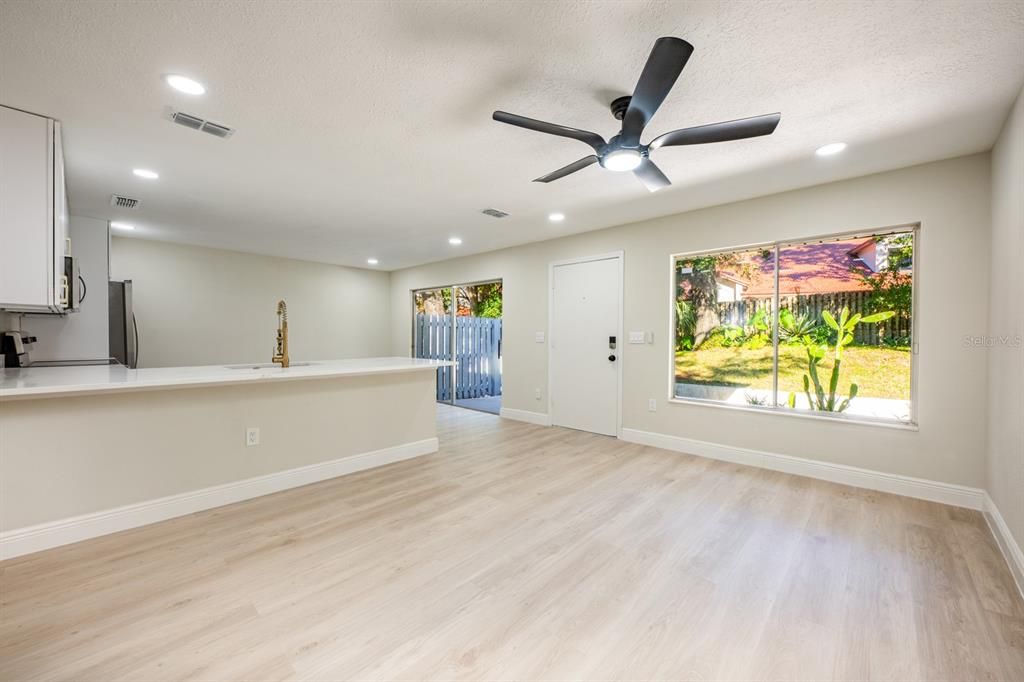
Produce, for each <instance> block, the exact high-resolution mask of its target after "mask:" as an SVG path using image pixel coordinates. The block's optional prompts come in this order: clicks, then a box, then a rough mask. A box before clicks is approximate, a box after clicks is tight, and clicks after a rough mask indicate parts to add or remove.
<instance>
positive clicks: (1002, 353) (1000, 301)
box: [984, 94, 1024, 546]
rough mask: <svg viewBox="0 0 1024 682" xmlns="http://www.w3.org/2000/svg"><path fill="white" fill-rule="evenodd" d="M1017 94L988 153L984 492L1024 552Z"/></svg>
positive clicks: (1022, 196) (1023, 259) (1022, 171)
mask: <svg viewBox="0 0 1024 682" xmlns="http://www.w3.org/2000/svg"><path fill="white" fill-rule="evenodd" d="M1022 268H1024V94H1022V95H1021V96H1020V97H1019V98H1018V99H1017V103H1016V105H1015V106H1014V107H1013V111H1012V112H1011V113H1010V117H1009V118H1008V119H1007V121H1006V126H1005V127H1004V128H1003V132H1002V134H1001V135H1000V136H999V140H998V141H997V142H996V146H995V147H994V148H993V150H992V269H991V278H990V289H989V292H990V294H989V295H990V297H991V298H990V312H989V322H990V326H989V332H988V333H989V337H990V338H991V342H992V343H991V345H990V346H988V347H987V348H985V350H984V352H986V353H987V354H988V361H989V366H988V372H989V391H988V405H989V414H988V492H989V496H990V497H991V498H992V500H993V501H994V502H995V504H996V506H997V507H998V509H999V512H1000V513H1001V514H1002V516H1003V518H1004V519H1005V520H1006V524H1007V526H1008V527H1009V529H1010V531H1011V533H1012V534H1013V537H1014V539H1015V540H1016V542H1017V544H1018V545H1019V546H1024V277H1022V276H1021V269H1022Z"/></svg>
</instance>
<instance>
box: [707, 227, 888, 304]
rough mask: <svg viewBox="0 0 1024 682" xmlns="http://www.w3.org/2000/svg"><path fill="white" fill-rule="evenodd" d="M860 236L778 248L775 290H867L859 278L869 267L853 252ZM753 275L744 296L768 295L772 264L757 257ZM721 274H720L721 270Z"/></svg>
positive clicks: (812, 291)
mask: <svg viewBox="0 0 1024 682" xmlns="http://www.w3.org/2000/svg"><path fill="white" fill-rule="evenodd" d="M864 244H865V241H864V240H863V239H851V240H846V241H837V242H826V243H824V244H801V245H796V246H786V247H783V248H782V249H780V251H779V293H780V294H782V295H787V294H805V295H806V294H824V293H830V292H836V291H868V290H870V287H868V286H867V285H866V284H864V282H863V280H862V279H861V277H862V276H864V275H870V274H871V270H870V268H868V267H867V266H866V265H865V264H864V262H863V261H861V260H860V259H858V258H856V257H855V255H854V252H856V251H858V250H859V249H860V247H862V246H863V245H864ZM756 262H757V264H758V266H759V267H758V268H757V271H756V275H755V276H754V277H751V278H749V279H750V281H749V282H748V283H747V286H746V290H745V291H744V292H743V296H744V298H759V297H762V296H772V295H773V293H774V291H773V288H774V287H773V285H774V277H775V263H774V262H773V261H772V260H767V261H765V260H763V259H760V258H757V260H756ZM723 274H724V273H723Z"/></svg>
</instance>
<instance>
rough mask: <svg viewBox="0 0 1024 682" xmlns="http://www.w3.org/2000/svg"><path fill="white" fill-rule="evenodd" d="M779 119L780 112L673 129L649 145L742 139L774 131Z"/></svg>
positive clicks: (670, 145)
mask: <svg viewBox="0 0 1024 682" xmlns="http://www.w3.org/2000/svg"><path fill="white" fill-rule="evenodd" d="M781 119H782V114H778V113H776V114H765V115H763V116H751V117H750V118H741V119H737V120H735V121H725V122H723V123H709V124H708V125H703V126H696V127H694V128H683V129H681V130H673V131H672V132H670V133H665V134H664V135H659V136H658V137H656V138H654V140H652V141H651V144H650V145H649V146H650V148H651V149H657V148H658V147H672V146H676V145H682V144H705V143H708V142H728V141H729V140H743V139H746V138H748V137H759V136H761V135H771V134H772V133H773V132H775V127H776V126H777V125H779V121H780V120H781Z"/></svg>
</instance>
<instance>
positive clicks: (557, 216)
mask: <svg viewBox="0 0 1024 682" xmlns="http://www.w3.org/2000/svg"><path fill="white" fill-rule="evenodd" d="M548 220H550V221H551V222H553V223H560V222H562V221H563V220H565V214H564V213H549V214H548Z"/></svg>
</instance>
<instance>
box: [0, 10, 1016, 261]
mask: <svg viewBox="0 0 1024 682" xmlns="http://www.w3.org/2000/svg"><path fill="white" fill-rule="evenodd" d="M662 35H675V36H679V37H681V38H684V39H686V40H688V41H689V42H691V43H692V44H693V45H694V46H695V48H696V49H695V52H694V54H693V57H692V58H691V59H690V62H689V64H688V66H687V67H686V69H685V70H684V71H683V74H682V76H681V77H680V79H679V81H678V83H677V84H676V87H675V89H674V90H673V92H672V94H671V95H670V96H669V98H668V99H667V100H666V102H665V104H664V105H663V106H662V108H661V110H660V111H659V112H658V114H657V115H656V116H655V118H654V120H653V121H652V124H651V126H650V127H649V129H648V133H647V134H646V135H645V136H644V141H647V140H649V139H651V138H652V137H653V136H654V135H655V134H657V133H661V132H665V131H667V130H671V129H675V128H681V127H685V126H691V125H698V124H702V123H710V122H714V121H720V120H728V119H733V118H740V117H745V116H752V115H756V114H763V113H769V112H774V111H781V112H782V123H781V124H780V126H779V128H778V130H777V131H776V133H775V134H774V135H772V136H771V137H766V138H758V139H754V140H747V141H742V142H731V143H722V144H717V145H706V146H703V147H684V148H667V149H662V150H659V151H657V152H656V153H655V155H654V158H655V159H656V161H657V163H658V164H659V165H660V166H661V168H662V169H663V170H664V171H665V173H666V174H667V175H668V176H669V178H671V179H672V181H673V183H674V185H673V187H671V188H669V189H666V190H663V191H662V192H659V193H658V194H655V195H651V194H649V193H648V192H647V191H646V190H645V189H644V188H643V186H642V185H641V184H640V183H639V182H638V181H637V180H636V179H635V178H633V177H632V176H631V175H630V174H617V173H612V172H608V171H604V170H603V169H601V168H600V167H598V166H591V167H590V168H587V169H585V170H583V171H580V172H579V173H577V174H575V175H573V176H571V177H569V178H566V179H563V180H560V181H556V182H553V183H551V184H549V185H543V184H539V183H531V182H530V180H531V179H532V178H535V177H538V176H539V175H542V174H544V173H547V172H549V171H552V170H554V169H556V168H559V167H560V166H562V165H565V164H566V163H568V162H570V161H573V160H575V159H578V158H580V157H582V156H584V155H586V154H588V153H589V148H588V147H586V146H585V145H583V144H582V143H579V142H576V141H573V140H566V139H560V138H555V137H550V136H547V135H543V134H540V133H533V132H529V131H525V130H521V129H517V128H513V127H511V126H506V125H502V124H499V123H496V122H493V121H492V120H491V118H490V114H491V111H493V110H494V109H504V110H506V111H511V112H514V113H518V114H523V115H526V116H530V117H534V118H540V119H544V120H548V121H552V122H555V123H561V124H563V125H569V126H574V127H579V128H585V129H590V130H594V131H596V132H599V133H601V134H602V135H604V136H605V137H609V136H611V135H612V134H614V133H615V132H616V131H617V128H618V125H617V122H616V121H615V120H614V119H613V118H612V116H611V114H610V112H609V110H608V103H609V102H610V101H611V100H612V99H613V98H614V97H616V96H618V95H621V94H628V93H629V92H631V91H632V89H633V86H634V85H635V83H636V79H637V77H638V76H639V74H640V70H641V68H642V67H643V65H644V62H645V60H646V58H647V55H648V52H649V51H650V48H651V45H652V43H653V41H654V40H655V39H656V38H657V37H659V36H662ZM166 73H183V74H188V75H193V76H195V77H196V78H198V79H199V80H201V81H203V82H204V83H206V84H207V86H208V88H209V92H208V93H207V94H206V95H205V96H202V97H188V96H186V95H182V94H179V93H176V92H175V91H173V90H171V89H170V88H168V87H167V86H166V85H165V84H164V83H163V81H162V80H161V76H162V75H163V74H166ZM1022 81H1024V3H1021V2H1020V1H1019V0H1014V1H1011V2H986V1H983V0H966V1H956V2H941V1H936V0H929V1H927V2H912V1H909V0H902V1H895V2H853V1H850V2H846V1H841V0H820V1H817V2H815V1H811V0H800V1H796V2H781V1H779V2H771V1H767V0H765V1H761V2H753V1H744V0H738V1H734V2H627V1H622V0H616V1H613V2H594V1H583V0H577V1H566V0H563V1H561V2H531V3H525V2H523V3H520V2H493V3H492V2H469V3H462V2H396V3H386V2H359V3H356V2H317V3H314V2H271V1H262V0H261V1H256V0H245V1H242V2H235V1H230V0H220V1H218V2H213V1H211V0H206V1H202V2H183V1H179V0H175V1H173V2H162V1H161V2H156V1H150V2H124V3H122V2H89V1H86V0H79V1H76V2H8V1H6V0H4V1H3V3H2V4H0V103H3V104H8V105H12V106H15V107H20V108H24V109H28V110H31V111H35V112H38V113H42V114H47V115H50V116H53V117H56V118H58V119H61V120H62V121H64V124H65V144H66V150H67V151H66V153H67V164H68V173H69V185H70V192H71V207H72V211H73V212H74V213H76V214H81V215H89V216H94V217H98V218H109V219H117V218H129V219H130V220H131V221H132V222H135V223H136V224H137V225H138V226H139V229H138V231H137V232H136V233H135V234H136V236H141V237H152V238H157V239H163V240H169V241H179V242H185V243H193V244H202V245H209V246H217V247H225V248H232V249H238V250H244V251H253V252H259V253H268V254H274V255H281V256H290V257H295V258H304V259H309V260H317V261H324V262H332V263H341V264H349V265H357V266H363V265H364V263H365V259H366V258H367V257H368V256H376V257H377V258H379V259H380V266H379V267H380V268H382V269H393V268H396V267H402V266H407V265H412V264H416V263H422V262H427V261H431V260H439V259H442V258H447V257H451V256H453V255H459V254H465V253H473V252H479V251H486V250H490V249H494V248H499V247H502V246H509V245H512V244H518V243H524V242H528V241H534V240H539V239H547V238H550V237H552V236H556V235H561V234H568V233H571V232H580V231H584V230H591V229H597V228H601V227H606V226H609V225H615V224H620V223H624V222H629V221H633V220H639V219H644V218H649V217H653V216H658V215H666V214H669V213H675V212H679V211H683V210H688V209H692V208H695V207H698V206H707V205H711V204H716V203H721V202H725V201H732V200H737V199H742V198H747V197H751V196H757V195H761V194H767V193H771V192H777V191H781V190H785V189H792V188H795V187H800V186H806V185H811V184H817V183H820V182H826V181H829V180H835V179H840V178H843V177H850V176H855V175H862V174H864V173H869V172H875V171H880V170H885V169H890V168H896V167H900V166H906V165H910V164H914V163H920V162H926V161H931V160H935V159H940V158H946V157H950V156H956V155H960V154H966V153H970V152H976V151H981V150H985V149H988V148H989V147H991V145H992V142H993V141H994V139H995V137H996V135H997V134H998V131H999V128H1000V126H1001V124H1002V122H1003V120H1004V118H1005V116H1006V114H1007V112H1008V111H1009V107H1010V105H1011V103H1012V101H1013V98H1014V97H1015V96H1016V94H1017V93H1018V92H1019V91H1020V89H1021V85H1022ZM168 106H173V107H179V108H181V109H183V110H184V111H187V112H190V113H195V114H198V115H201V116H205V117H208V118H210V119H212V120H214V121H217V122H220V123H225V124H228V125H231V126H234V127H236V128H237V133H236V134H235V135H234V137H232V138H230V139H228V140H219V139H217V138H214V137H211V136H208V135H203V134H200V133H195V132H193V131H189V130H187V129H185V128H182V127H179V126H176V125H173V124H171V123H170V122H168V121H167V120H166V119H165V118H164V109H165V107H168ZM834 140H843V141H846V142H848V143H850V148H849V150H848V151H847V152H846V153H845V154H842V155H840V156H838V157H832V158H829V159H820V158H817V157H815V156H814V154H813V151H814V149H815V148H816V147H817V146H819V145H821V144H823V143H826V142H831V141H834ZM135 167H145V168H152V169H155V170H157V171H159V172H160V174H161V177H160V179H159V180H158V181H155V182H148V181H145V180H142V179H139V178H136V177H134V176H133V175H132V173H131V170H132V168H135ZM113 192H117V193H123V194H127V195H129V196H133V197H137V198H140V199H141V200H142V202H143V204H142V205H143V208H142V209H141V210H140V211H138V212H133V213H125V214H119V213H117V212H116V211H115V210H114V209H112V208H111V207H110V206H109V205H108V199H109V196H110V194H111V193H113ZM487 207H495V208H499V209H501V210H504V211H507V212H509V213H510V214H511V216H510V217H509V218H505V219H502V220H495V219H493V218H489V217H487V216H484V215H481V214H480V210H481V209H483V208H487ZM554 210H558V211H562V212H564V213H565V214H566V215H567V216H568V217H567V219H566V221H565V222H563V223H560V224H558V225H553V224H551V223H549V222H547V220H546V215H547V213H548V212H549V211H554ZM451 235H458V236H460V237H462V239H463V240H464V243H463V245H462V246H461V247H458V248H457V249H456V248H453V247H451V246H449V245H448V243H447V240H448V237H449V236H451Z"/></svg>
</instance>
